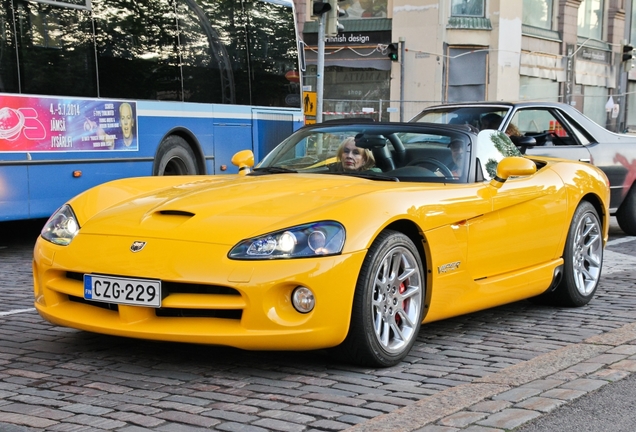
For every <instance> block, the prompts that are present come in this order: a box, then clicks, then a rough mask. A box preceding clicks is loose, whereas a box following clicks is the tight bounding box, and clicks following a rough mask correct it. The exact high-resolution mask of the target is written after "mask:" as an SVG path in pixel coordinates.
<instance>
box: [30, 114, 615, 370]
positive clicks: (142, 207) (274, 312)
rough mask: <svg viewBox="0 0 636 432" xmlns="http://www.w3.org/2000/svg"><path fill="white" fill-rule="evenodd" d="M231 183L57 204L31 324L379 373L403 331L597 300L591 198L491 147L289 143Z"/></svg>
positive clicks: (187, 184) (568, 180)
mask: <svg viewBox="0 0 636 432" xmlns="http://www.w3.org/2000/svg"><path fill="white" fill-rule="evenodd" d="M253 159H254V157H253V155H252V154H251V152H249V151H243V152H240V153H238V154H237V155H235V157H234V160H233V161H234V162H235V164H236V165H237V166H238V167H239V173H238V174H236V175H219V176H188V177H179V176H174V177H145V178H134V179H123V180H118V181H114V182H110V183H106V184H103V185H101V186H97V187H95V188H93V189H90V190H88V191H86V192H84V193H82V194H81V195H78V196H77V197H75V198H73V199H72V200H70V201H69V202H68V203H66V204H65V205H63V206H62V207H61V208H60V209H59V210H58V211H57V212H56V213H55V214H54V215H53V216H51V218H50V219H49V221H48V222H47V223H46V225H45V226H44V228H43V230H42V234H41V236H40V238H39V239H38V240H37V243H36V245H35V250H34V264H33V274H34V286H35V307H36V308H37V310H38V312H39V313H40V314H41V315H42V316H43V317H44V318H45V319H47V320H48V321H50V322H52V323H54V324H58V325H62V326H68V327H73V328H76V329H82V330H86V331H91V332H99V333H105V334H110V335H118V336H125V337H132V338H143V339H154V340H162V341H177V342H186V343H200V344H216V345H226V346H233V347H238V348H242V349H249V350H311V349H323V348H329V349H330V350H331V351H332V352H333V353H334V354H335V355H337V356H338V358H340V359H342V360H343V361H348V362H354V363H357V364H362V365H370V366H380V367H383V366H390V365H394V364H396V363H398V362H399V361H401V360H402V359H403V358H404V357H405V356H406V355H407V354H408V352H409V350H410V349H411V346H412V345H413V343H414V342H415V339H416V337H417V333H418V332H419V330H420V324H421V323H427V322H431V321H435V320H440V319H443V318H448V317H452V316H456V315H459V314H465V313H469V312H473V311H477V310H480V309H484V308H489V307H493V306H497V305H501V304H505V303H509V302H514V301H517V300H521V299H528V298H535V299H540V300H541V301H542V302H550V303H553V304H559V305H564V306H581V305H585V304H587V303H588V302H589V301H590V300H591V299H592V297H593V295H594V292H595V290H596V287H597V285H598V282H599V278H600V275H601V267H602V258H603V248H604V245H605V242H606V241H607V236H608V225H609V223H608V217H609V212H608V202H609V186H608V180H607V178H606V176H605V174H603V172H602V171H600V170H599V169H597V168H595V167H594V166H592V165H590V164H585V163H579V162H573V161H565V160H559V159H552V158H547V157H540V156H533V157H528V158H527V157H522V156H521V155H520V154H519V152H518V151H517V149H516V147H515V146H514V145H513V144H512V142H511V141H510V140H509V138H508V137H507V136H506V135H505V134H503V133H502V132H497V131H493V130H483V131H480V132H478V131H476V130H471V129H470V128H469V127H467V126H454V125H433V124H423V123H413V124H400V123H366V122H354V121H351V122H334V123H332V124H330V123H329V122H327V123H323V124H320V125H316V126H312V127H306V128H303V129H301V130H299V131H297V132H295V133H294V134H293V135H291V137H289V138H288V139H287V140H285V141H284V142H283V143H281V144H280V145H279V146H278V147H276V148H275V149H274V150H273V151H272V152H271V153H270V154H269V155H267V156H266V157H265V158H264V159H263V160H262V161H261V162H260V163H259V164H258V165H257V166H256V167H253Z"/></svg>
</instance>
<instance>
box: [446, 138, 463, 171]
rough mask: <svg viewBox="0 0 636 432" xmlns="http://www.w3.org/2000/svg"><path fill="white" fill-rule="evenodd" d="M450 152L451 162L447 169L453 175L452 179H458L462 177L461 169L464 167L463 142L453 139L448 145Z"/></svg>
mask: <svg viewBox="0 0 636 432" xmlns="http://www.w3.org/2000/svg"><path fill="white" fill-rule="evenodd" d="M448 147H449V148H450V151H451V157H452V158H453V162H452V163H451V164H450V165H449V166H448V168H449V169H450V170H451V172H452V173H453V177H460V176H461V175H462V169H463V167H464V142H463V141H462V140H459V139H454V140H452V141H451V142H450V144H449V145H448Z"/></svg>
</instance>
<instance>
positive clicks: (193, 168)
mask: <svg viewBox="0 0 636 432" xmlns="http://www.w3.org/2000/svg"><path fill="white" fill-rule="evenodd" d="M196 160H197V158H196V156H195V154H194V152H193V151H192V148H190V146H189V145H188V143H187V142H186V140H184V139H183V138H181V137H179V136H175V135H171V136H168V137H166V138H165V139H164V140H163V141H162V142H161V144H160V145H159V150H157V155H156V156H155V166H154V172H153V174H154V175H157V176H164V175H166V176H168V175H194V174H198V173H199V172H198V169H197V162H196Z"/></svg>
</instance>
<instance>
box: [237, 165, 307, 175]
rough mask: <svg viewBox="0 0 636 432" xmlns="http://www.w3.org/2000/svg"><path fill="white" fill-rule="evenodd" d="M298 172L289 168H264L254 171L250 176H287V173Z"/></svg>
mask: <svg viewBox="0 0 636 432" xmlns="http://www.w3.org/2000/svg"><path fill="white" fill-rule="evenodd" d="M297 172H298V171H296V170H293V169H289V168H281V167H263V168H254V170H253V171H252V172H251V173H250V174H249V175H254V174H286V173H297Z"/></svg>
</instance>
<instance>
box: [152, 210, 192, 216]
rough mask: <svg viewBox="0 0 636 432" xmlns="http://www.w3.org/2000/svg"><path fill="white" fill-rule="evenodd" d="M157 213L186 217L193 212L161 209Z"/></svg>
mask: <svg viewBox="0 0 636 432" xmlns="http://www.w3.org/2000/svg"><path fill="white" fill-rule="evenodd" d="M159 214H162V215H165V216H186V217H192V216H194V213H192V212H188V211H183V210H161V211H160V212H159Z"/></svg>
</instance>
